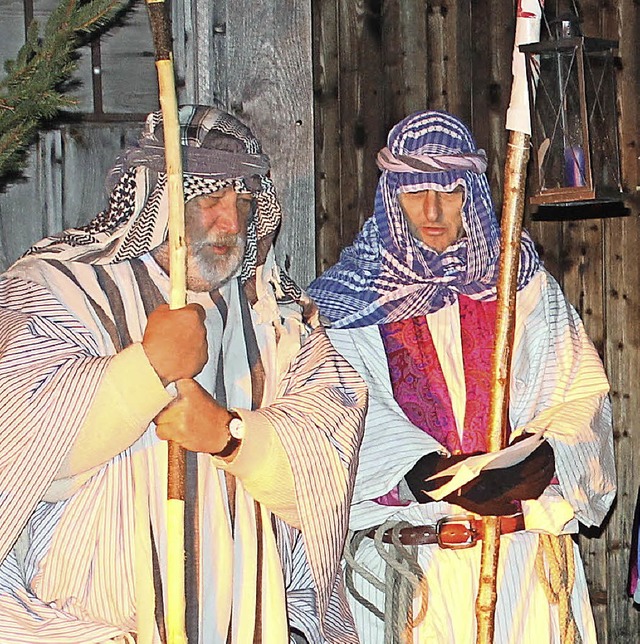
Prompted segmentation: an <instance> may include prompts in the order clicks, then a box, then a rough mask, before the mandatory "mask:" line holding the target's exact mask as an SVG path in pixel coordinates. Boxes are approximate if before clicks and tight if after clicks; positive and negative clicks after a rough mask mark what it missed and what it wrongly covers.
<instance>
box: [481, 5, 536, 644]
mask: <svg viewBox="0 0 640 644" xmlns="http://www.w3.org/2000/svg"><path fill="white" fill-rule="evenodd" d="M527 4H528V5H529V6H526V5H527ZM543 4H544V3H543V2H542V1H539V0H533V1H528V0H518V1H517V19H516V37H515V44H514V62H513V74H514V80H513V86H512V88H511V102H510V105H509V112H508V113H507V129H508V130H509V142H508V145H507V158H506V160H505V170H504V191H503V202H502V216H501V221H500V227H501V233H502V235H501V240H500V264H499V268H498V270H499V272H498V282H497V286H496V288H497V313H496V334H495V343H496V344H495V348H494V352H493V356H492V363H491V383H492V387H491V401H490V408H489V427H488V436H487V451H489V452H495V451H498V450H500V449H503V448H504V447H506V446H507V444H508V439H509V436H508V414H509V385H510V382H511V356H512V353H513V335H514V330H515V303H516V289H517V286H518V267H519V260H520V237H521V233H522V216H523V213H524V196H525V188H526V179H527V162H528V160H529V142H530V134H531V121H530V116H529V102H528V92H527V85H526V79H525V74H524V58H523V55H522V54H521V53H520V52H519V49H518V46H519V45H522V44H524V43H525V42H533V41H535V40H537V39H538V36H539V31H540V17H541V13H542V5H543ZM523 21H524V22H523ZM481 532H482V534H481V537H482V559H481V563H480V580H479V588H478V596H477V598H476V620H477V641H478V643H479V644H490V643H491V642H493V634H494V623H495V609H496V601H497V590H496V588H497V576H498V558H499V553H500V519H499V517H486V518H485V520H484V521H483V522H482V529H481Z"/></svg>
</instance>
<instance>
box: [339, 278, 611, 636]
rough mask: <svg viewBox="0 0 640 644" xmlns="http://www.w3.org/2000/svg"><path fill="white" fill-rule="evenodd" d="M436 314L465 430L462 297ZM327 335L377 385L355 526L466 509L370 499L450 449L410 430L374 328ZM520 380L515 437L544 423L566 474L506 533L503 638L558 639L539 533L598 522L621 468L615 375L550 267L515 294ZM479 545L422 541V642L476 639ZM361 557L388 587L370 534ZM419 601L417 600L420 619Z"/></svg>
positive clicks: (364, 614) (576, 599) (355, 607)
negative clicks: (612, 398) (539, 563)
mask: <svg viewBox="0 0 640 644" xmlns="http://www.w3.org/2000/svg"><path fill="white" fill-rule="evenodd" d="M427 320H428V323H429V328H430V331H431V334H432V336H433V339H434V344H435V346H436V350H437V352H438V357H439V359H440V363H441V365H442V368H443V371H444V375H445V379H446V381H447V385H448V388H449V392H450V394H451V399H452V405H453V410H454V415H455V417H456V423H457V427H458V431H459V432H460V431H461V428H462V427H463V419H464V410H465V380H464V372H463V366H462V349H461V344H460V320H459V316H458V305H457V302H456V303H455V304H454V305H452V306H449V307H445V308H442V309H440V310H439V311H437V312H436V313H433V314H430V315H428V316H427ZM329 334H330V337H331V339H332V342H333V343H334V345H335V346H336V348H337V349H338V350H339V351H340V353H342V355H343V356H344V357H345V358H346V359H347V360H348V361H349V362H350V364H351V365H353V366H354V367H355V368H356V369H357V370H358V371H359V372H360V374H361V375H362V376H363V377H364V379H365V381H366V382H367V385H368V387H369V409H368V412H367V420H366V428H365V436H364V440H363V444H362V448H361V452H360V464H359V468H358V474H357V479H356V490H355V493H354V500H353V505H352V510H351V518H350V528H351V529H352V530H362V529H365V528H369V527H373V526H377V525H379V524H381V523H383V522H385V521H386V520H389V519H393V520H405V521H408V522H410V523H411V524H413V525H421V524H433V523H435V522H436V521H437V520H438V519H439V518H441V517H443V516H446V515H452V514H460V513H466V510H463V509H462V508H459V507H457V506H455V505H450V504H448V503H446V502H444V501H442V502H434V503H428V504H423V505H419V504H417V503H411V504H409V505H407V506H406V507H398V506H395V507H393V506H386V505H381V504H379V503H376V502H374V501H373V499H376V498H378V497H381V496H383V495H384V494H386V493H388V492H389V491H390V490H392V489H393V488H395V487H396V486H397V485H398V483H399V481H400V480H401V479H402V478H403V476H404V475H405V474H406V472H408V471H409V469H411V467H412V466H413V465H414V464H415V463H416V461H417V460H418V459H419V458H420V457H421V456H422V455H424V454H426V453H430V452H434V451H439V452H443V453H444V452H446V450H445V449H444V448H443V447H442V446H441V445H440V444H439V443H438V442H437V441H436V440H435V439H433V438H432V437H430V436H429V435H428V434H426V433H425V432H423V431H421V430H419V429H418V428H416V427H415V426H413V425H412V424H411V423H410V422H409V420H408V419H407V418H406V416H405V414H404V413H403V411H402V410H401V409H400V407H399V406H398V404H397V403H396V401H395V400H394V398H393V391H392V386H391V381H390V378H389V372H388V366H387V360H386V357H385V355H384V348H383V343H382V339H381V337H380V332H379V329H378V327H377V326H369V327H365V328H362V329H336V330H330V332H329ZM487 377H489V376H488V374H487ZM511 378H512V379H511V389H510V400H511V403H510V410H509V414H510V421H511V427H513V428H514V432H515V433H520V432H522V431H525V430H526V431H529V432H537V431H545V436H546V439H547V440H548V441H549V443H550V444H551V446H552V448H553V451H554V455H555V462H556V474H557V478H558V481H559V482H558V484H553V485H550V486H549V487H548V488H547V490H546V491H545V492H544V493H543V495H542V496H541V497H540V498H539V499H537V500H535V501H524V502H523V503H522V505H523V513H524V515H525V523H526V527H527V529H526V531H523V532H518V533H513V534H509V535H504V536H503V537H502V538H501V546H500V564H499V570H498V582H497V583H498V603H497V609H496V622H495V629H496V630H495V642H499V643H500V644H507V643H512V644H539V643H540V642H559V641H560V634H559V626H558V610H557V607H556V606H550V605H549V602H548V600H547V598H546V595H545V594H544V591H543V586H542V584H541V583H540V581H539V579H538V576H537V573H536V570H535V560H536V552H537V549H538V533H540V532H543V533H551V534H562V533H575V532H576V531H577V529H578V522H581V523H583V524H584V525H586V526H593V525H599V524H600V523H601V522H602V520H603V519H604V517H605V514H606V513H607V510H608V509H609V507H610V505H611V503H612V501H613V498H614V495H615V483H614V481H615V466H614V458H613V439H612V429H611V408H610V402H609V399H608V383H607V379H606V377H605V375H604V373H603V368H602V364H601V362H600V359H599V357H598V354H597V352H596V350H595V348H594V347H593V345H592V344H591V342H590V341H589V339H588V338H587V336H586V333H585V331H584V328H583V326H582V323H581V322H580V320H579V319H578V316H577V314H576V312H575V311H574V310H573V308H572V307H571V306H570V305H569V304H568V303H567V302H566V300H565V298H564V296H563V294H562V292H561V291H560V288H559V286H558V285H557V283H556V282H555V281H554V280H553V278H552V277H551V276H550V275H548V274H547V273H546V272H544V271H540V272H539V273H537V274H536V276H535V277H534V278H533V279H532V280H531V282H530V283H529V284H528V285H527V286H526V287H525V288H524V289H523V290H522V291H520V292H518V295H517V314H516V331H515V344H514V357H513V370H512V377H511ZM387 548H388V546H387ZM480 553H481V548H480V546H479V545H476V546H475V547H472V548H469V549H464V550H446V549H440V548H439V547H438V546H437V545H424V546H419V547H418V560H419V563H420V565H421V567H422V569H423V570H424V571H425V575H426V582H427V585H428V589H429V590H428V593H429V594H428V608H427V614H426V618H425V619H424V621H423V622H422V623H421V624H420V625H419V626H418V627H417V628H415V629H414V642H420V644H425V643H427V642H429V643H431V642H433V643H434V644H435V643H437V644H447V643H454V642H455V643H456V644H462V643H464V644H467V643H470V642H474V641H475V637H476V636H475V633H476V624H475V613H474V605H475V598H476V593H477V589H478V579H479V567H480ZM574 555H575V562H576V577H575V584H574V589H573V595H572V607H573V612H574V615H575V618H576V621H577V624H578V627H579V629H580V633H581V635H582V640H583V642H585V643H586V642H595V641H596V635H595V630H594V622H593V617H592V614H591V608H590V604H589V597H588V593H587V586H586V581H585V576H584V571H583V568H582V564H581V561H580V556H579V553H578V549H577V547H574ZM356 559H357V561H358V563H359V564H362V565H364V566H365V567H366V568H368V569H369V570H370V571H371V572H372V573H373V574H374V575H375V576H376V577H377V578H378V579H380V580H382V581H383V583H384V579H385V564H384V562H383V560H382V558H381V557H380V555H379V554H378V553H377V551H376V549H375V547H374V542H373V540H372V539H369V538H365V539H364V541H363V542H362V544H361V546H360V548H359V550H358V553H357V558H356ZM355 588H356V590H357V591H358V592H360V593H361V594H362V595H363V596H364V597H365V598H367V599H368V600H369V601H373V602H374V603H375V605H376V606H377V607H378V608H379V609H380V610H382V611H384V597H383V595H382V593H381V592H380V591H378V590H376V589H375V588H374V586H373V585H372V584H370V583H369V582H368V581H365V580H364V578H363V577H361V576H359V575H358V574H356V575H355ZM350 605H351V608H352V611H353V612H354V616H355V619H356V625H357V628H358V633H359V635H360V638H361V640H362V641H363V642H366V643H367V644H378V643H382V642H383V641H384V639H383V634H384V627H383V623H382V621H381V620H380V619H378V618H377V617H376V616H374V614H373V613H372V612H370V611H369V610H368V609H367V608H366V607H364V606H363V605H361V604H360V603H358V602H357V601H356V600H355V599H354V598H353V597H351V596H350ZM418 608H419V605H418V603H417V602H416V603H415V604H414V615H417V613H418Z"/></svg>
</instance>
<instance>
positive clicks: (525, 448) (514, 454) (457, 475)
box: [427, 432, 544, 501]
mask: <svg viewBox="0 0 640 644" xmlns="http://www.w3.org/2000/svg"><path fill="white" fill-rule="evenodd" d="M543 440H544V432H540V433H537V434H530V435H529V436H527V438H524V439H522V440H520V441H519V442H517V443H514V444H513V445H509V446H508V447H505V448H504V449H501V450H500V451H498V452H490V453H489V454H478V455H477V456H470V457H469V458H467V459H465V460H464V461H461V462H459V463H456V464H455V465H452V466H451V467H448V468H447V469H446V470H442V472H438V473H437V474H434V475H433V476H432V477H431V478H429V479H427V480H429V481H435V480H436V479H438V478H441V477H443V476H452V477H453V478H452V479H451V480H450V481H448V482H446V483H444V484H443V485H442V486H440V487H439V488H437V489H435V490H431V491H430V492H429V496H430V497H431V498H432V499H434V500H435V501H440V500H441V499H443V498H444V497H445V496H447V495H448V494H451V493H452V492H455V491H456V490H457V489H459V488H461V487H462V486H463V485H465V484H466V483H468V482H469V481H471V480H473V479H474V478H476V477H477V476H478V474H480V472H481V471H482V470H491V469H498V468H502V467H509V466H511V465H515V464H516V463H520V461H523V460H524V459H525V458H526V457H527V456H529V454H531V452H533V451H534V450H535V449H536V447H538V446H539V445H540V443H541V442H542V441H543Z"/></svg>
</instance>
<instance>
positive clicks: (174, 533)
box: [146, 0, 187, 644]
mask: <svg viewBox="0 0 640 644" xmlns="http://www.w3.org/2000/svg"><path fill="white" fill-rule="evenodd" d="M146 3H147V9H148V11H149V22H150V24H151V33H152V35H153V44H154V48H155V52H156V70H157V72H158V87H159V94H160V108H161V110H162V122H163V130H164V149H165V158H166V162H167V189H168V194H169V267H170V270H169V284H170V293H169V307H170V308H172V309H179V308H182V307H183V306H185V304H186V300H187V268H186V267H187V248H186V244H185V232H184V192H183V184H182V156H181V152H180V122H179V119H178V102H177V99H176V84H175V78H174V71H173V53H172V42H171V20H170V18H169V11H168V8H167V7H166V5H165V1H164V0H146ZM168 449H169V462H168V477H167V478H168V482H167V499H168V500H167V607H166V611H167V638H168V641H169V644H183V643H185V644H186V641H187V637H186V633H185V603H186V602H185V591H184V557H185V555H184V468H185V465H184V463H185V458H184V450H183V449H182V448H181V447H180V446H179V445H177V444H176V443H173V442H171V441H169V447H168Z"/></svg>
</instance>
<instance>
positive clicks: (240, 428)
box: [212, 409, 244, 458]
mask: <svg viewBox="0 0 640 644" xmlns="http://www.w3.org/2000/svg"><path fill="white" fill-rule="evenodd" d="M229 414H230V415H231V418H230V419H229V422H228V423H227V430H228V431H229V440H228V441H227V444H226V445H225V446H224V447H223V448H222V449H221V450H220V451H219V452H216V453H215V454H212V456H217V457H218V458H227V457H228V456H231V454H233V453H234V452H235V451H236V450H237V449H238V447H240V443H241V442H242V439H243V438H244V422H243V420H242V418H240V416H239V415H238V414H237V413H236V412H235V411H233V409H229Z"/></svg>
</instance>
